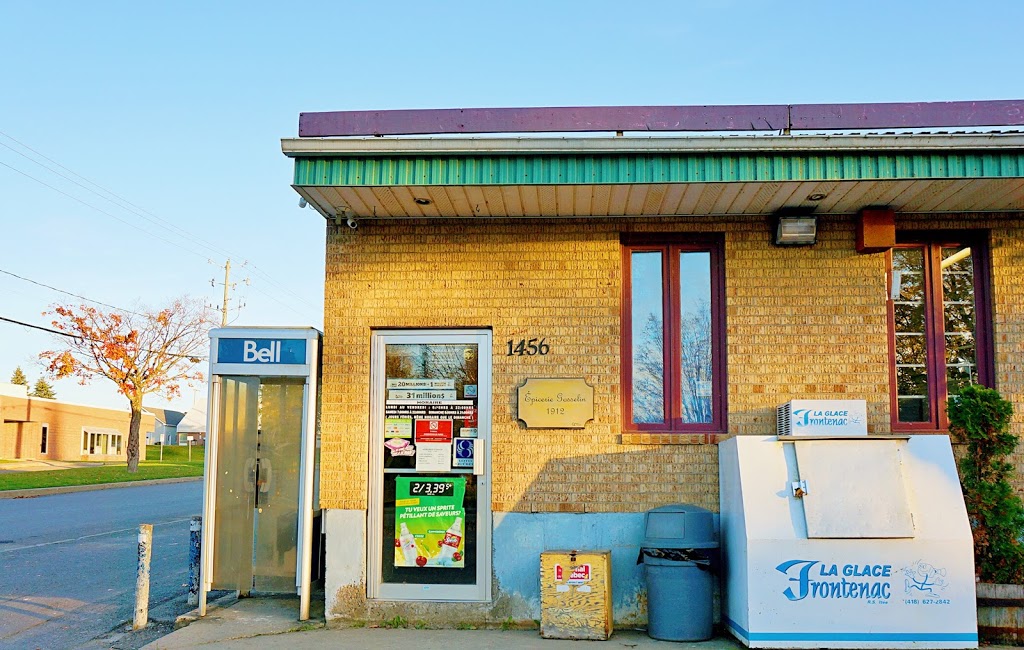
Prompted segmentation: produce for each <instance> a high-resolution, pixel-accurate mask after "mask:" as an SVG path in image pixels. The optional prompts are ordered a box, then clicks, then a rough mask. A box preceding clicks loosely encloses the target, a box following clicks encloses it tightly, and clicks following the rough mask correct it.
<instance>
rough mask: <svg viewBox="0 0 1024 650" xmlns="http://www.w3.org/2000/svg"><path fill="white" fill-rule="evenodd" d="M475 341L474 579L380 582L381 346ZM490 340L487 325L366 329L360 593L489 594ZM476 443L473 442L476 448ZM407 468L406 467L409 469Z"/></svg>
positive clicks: (382, 596)
mask: <svg viewBox="0 0 1024 650" xmlns="http://www.w3.org/2000/svg"><path fill="white" fill-rule="evenodd" d="M417 343H420V344H428V345H429V344H445V343H476V344H477V364H478V366H477V439H478V440H480V441H481V442H480V443H479V444H480V445H481V446H482V448H483V449H482V452H483V453H482V459H481V460H482V461H483V473H479V474H478V473H477V472H474V474H477V475H476V479H477V484H476V485H477V516H476V517H477V519H476V543H477V564H476V584H470V585H450V584H449V585H445V584H416V583H404V584H397V583H384V582H382V580H381V576H382V569H383V562H384V558H383V555H382V546H383V542H384V540H383V529H384V513H383V500H384V406H385V404H384V402H385V400H386V397H387V392H386V391H387V389H386V387H385V384H386V382H385V380H386V376H385V367H384V366H385V346H386V345H388V344H417ZM492 345H493V333H492V332H491V330H489V329H438V330H434V329H415V330H385V329H381V330H373V332H371V335H370V404H369V406H370V435H369V440H368V443H369V453H370V467H369V469H370V475H369V485H368V490H367V497H368V498H367V528H366V531H367V534H366V553H367V557H366V566H367V572H366V597H367V598H369V599H371V600H415V601H464V602H490V600H491V556H492V553H493V549H492V548H491V519H492V513H491V444H490V443H491V412H492V398H493V396H492V394H491V385H492V381H491V378H492V370H493V367H492ZM479 452H480V449H479V448H478V452H477V453H479ZM410 473H412V472H410Z"/></svg>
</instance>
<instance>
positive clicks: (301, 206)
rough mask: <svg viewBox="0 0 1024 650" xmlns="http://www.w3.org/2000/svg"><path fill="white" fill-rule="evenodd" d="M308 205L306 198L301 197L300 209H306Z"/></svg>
mask: <svg viewBox="0 0 1024 650" xmlns="http://www.w3.org/2000/svg"><path fill="white" fill-rule="evenodd" d="M306 205H307V203H306V199H305V197H301V196H300V197H299V207H300V208H304V207H306Z"/></svg>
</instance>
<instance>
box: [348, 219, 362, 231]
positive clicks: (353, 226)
mask: <svg viewBox="0 0 1024 650" xmlns="http://www.w3.org/2000/svg"><path fill="white" fill-rule="evenodd" d="M345 223H347V224H348V227H349V228H351V229H352V230H356V229H357V228H359V222H358V221H356V218H355V217H349V218H347V219H345Z"/></svg>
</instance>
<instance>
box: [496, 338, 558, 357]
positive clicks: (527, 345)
mask: <svg viewBox="0 0 1024 650" xmlns="http://www.w3.org/2000/svg"><path fill="white" fill-rule="evenodd" d="M546 340H547V339H540V340H539V341H538V340H537V339H530V340H526V339H519V342H518V343H516V342H515V341H513V340H512V339H509V340H508V341H507V342H506V345H508V354H506V355H505V356H508V357H512V356H520V357H521V356H523V355H526V356H529V357H532V356H534V355H535V354H540V355H545V354H547V353H548V352H550V351H551V348H550V347H548V344H547V343H545V342H544V341H546ZM513 344H514V345H513Z"/></svg>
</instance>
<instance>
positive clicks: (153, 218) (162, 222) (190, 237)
mask: <svg viewBox="0 0 1024 650" xmlns="http://www.w3.org/2000/svg"><path fill="white" fill-rule="evenodd" d="M0 135H3V136H4V137H5V138H7V139H9V140H11V141H12V142H17V143H18V145H19V146H21V147H24V148H25V149H28V150H29V151H31V152H32V153H34V154H36V155H37V156H39V157H40V158H42V159H44V160H47V161H49V162H51V163H53V164H54V165H56V166H57V167H60V168H61V169H63V170H64V171H66V172H68V173H69V174H71V175H73V176H77V177H78V178H80V179H82V180H83V181H85V182H86V183H88V184H89V185H92V186H94V187H98V188H99V189H101V190H102V191H103V192H105V193H106V194H109V195H110V196H112V197H114V198H115V199H117V201H114V200H113V199H111V198H109V197H107V196H104V195H103V194H100V193H99V192H97V191H96V190H94V189H92V188H90V187H86V186H85V185H83V184H82V183H79V182H78V181H76V180H75V179H73V178H70V177H68V176H65V175H64V174H62V173H60V172H58V171H56V170H55V169H53V168H52V167H49V166H47V165H44V164H43V163H41V162H39V161H38V160H35V159H33V158H32V157H31V156H27V155H25V154H24V153H22V152H20V151H18V150H17V149H15V148H14V147H12V146H10V145H7V144H4V143H2V142H0V147H4V148H6V149H9V150H11V151H13V152H14V153H16V154H18V155H19V156H21V157H22V158H24V159H26V160H28V161H30V162H32V163H35V164H36V165H39V166H40V167H42V168H43V169H45V170H47V171H49V172H51V173H53V174H56V175H57V176H60V177H61V178H63V179H65V180H67V181H69V182H71V183H74V184H75V185H77V186H79V187H81V188H82V189H84V190H85V191H86V192H90V193H92V194H95V195H96V196H98V197H100V198H101V199H103V200H104V201H107V202H109V203H113V204H114V205H116V206H117V207H119V208H121V209H122V210H125V211H127V212H131V213H133V214H135V215H136V216H139V217H142V218H143V219H145V220H146V221H149V222H150V223H152V224H154V225H156V226H159V227H162V228H164V229H165V230H168V231H169V232H172V233H174V234H175V235H177V236H178V237H181V238H182V239H185V240H187V241H191V242H193V243H196V244H199V245H200V246H202V247H203V248H206V249H207V250H210V251H213V252H214V253H216V254H218V255H227V253H226V252H225V251H223V250H220V249H218V248H217V247H216V246H214V245H213V244H211V243H210V242H208V241H205V240H203V239H200V238H199V237H197V236H196V235H194V234H193V233H190V232H188V231H187V230H185V229H183V228H179V227H178V226H176V225H174V224H173V223H171V222H170V221H167V220H166V219H161V218H160V217H159V216H157V215H155V214H153V213H152V212H150V211H149V210H146V209H145V208H142V207H140V206H138V205H135V204H134V203H132V202H131V201H129V200H128V199H126V198H124V197H122V196H120V195H118V194H116V193H115V192H112V191H111V190H108V189H107V188H105V187H103V186H102V185H100V184H99V183H96V182H95V181H91V180H89V179H88V178H86V177H85V176H82V175H81V174H78V173H76V172H75V171H74V170H71V169H68V168H67V167H65V166H64V165H62V164H60V163H59V162H57V161H56V160H53V159H52V158H48V157H47V156H46V155H45V154H42V153H40V152H38V151H36V150H35V149H33V148H32V147H30V146H28V145H27V144H25V143H24V142H21V141H20V140H17V139H15V138H13V137H12V136H10V135H8V134H7V133H4V132H3V131H0ZM118 201H119V202H120V203H119V202H118ZM125 206H128V207H125ZM146 215H149V216H146Z"/></svg>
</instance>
